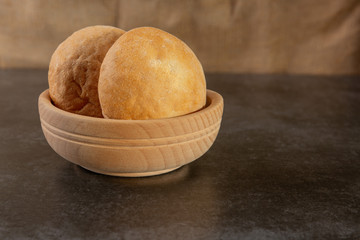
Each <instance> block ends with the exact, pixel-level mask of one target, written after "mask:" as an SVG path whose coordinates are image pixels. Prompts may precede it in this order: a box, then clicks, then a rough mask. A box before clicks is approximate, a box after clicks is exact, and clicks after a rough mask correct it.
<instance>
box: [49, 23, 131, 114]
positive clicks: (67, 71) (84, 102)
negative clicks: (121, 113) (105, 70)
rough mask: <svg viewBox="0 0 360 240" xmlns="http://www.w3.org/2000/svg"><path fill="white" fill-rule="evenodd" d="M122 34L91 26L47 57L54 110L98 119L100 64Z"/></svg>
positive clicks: (109, 29) (105, 27)
mask: <svg viewBox="0 0 360 240" xmlns="http://www.w3.org/2000/svg"><path fill="white" fill-rule="evenodd" d="M124 33H125V31H123V30H121V29H119V28H115V27H110V26H91V27H86V28H83V29H81V30H79V31H76V32H74V33H73V34H72V35H71V36H69V37H68V38H67V39H66V40H65V41H64V42H62V43H61V44H60V45H59V46H58V48H57V49H56V50H55V52H54V54H53V55H52V57H51V61H50V65H49V72H48V81H49V93H50V97H51V99H52V101H53V103H54V104H55V106H57V107H59V108H61V109H63V110H65V111H69V112H73V113H77V114H81V115H87V116H92V117H102V111H101V107H100V103H99V96H98V80H99V72H100V67H101V63H102V61H103V59H104V57H105V54H106V53H107V51H108V50H109V48H110V47H111V46H112V45H113V43H114V42H115V41H116V40H117V39H118V38H119V37H120V36H121V35H123V34H124Z"/></svg>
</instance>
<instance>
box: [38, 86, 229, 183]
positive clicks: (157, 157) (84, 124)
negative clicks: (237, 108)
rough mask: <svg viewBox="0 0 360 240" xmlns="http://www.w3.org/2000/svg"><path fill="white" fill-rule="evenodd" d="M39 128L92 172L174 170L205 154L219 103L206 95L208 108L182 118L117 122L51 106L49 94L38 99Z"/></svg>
mask: <svg viewBox="0 0 360 240" xmlns="http://www.w3.org/2000/svg"><path fill="white" fill-rule="evenodd" d="M38 104H39V113H40V120H41V127H42V130H43V132H44V135H45V138H46V140H47V142H48V143H49V145H50V146H51V147H52V148H53V149H54V151H55V152H57V153H58V154H59V155H60V156H62V157H63V158H65V159H67V160H68V161H70V162H72V163H75V164H77V165H80V166H82V167H83V168H86V169H88V170H90V171H93V172H97V173H102V174H107V175H113V176H124V177H140V176H152V175H158V174H162V173H166V172H170V171H173V170H175V169H177V168H179V167H181V166H183V165H185V164H187V163H190V162H192V161H194V160H196V159H197V158H199V157H200V156H202V155H203V154H204V153H205V152H207V151H208V150H209V148H210V147H211V145H212V144H213V142H214V141H215V138H216V136H217V134H218V132H219V128H220V123H221V118H222V113H223V99H222V97H221V95H220V94H218V93H216V92H213V91H210V90H208V91H207V105H206V106H205V107H204V108H203V109H201V110H199V111H197V112H195V113H191V114H187V115H184V116H179V117H174V118H166V119H153V120H115V119H104V118H94V117H87V116H82V115H78V114H74V113H69V112H66V111H63V110H61V109H59V108H57V107H55V106H54V105H53V104H52V102H51V100H50V96H49V92H48V90H46V91H44V92H43V93H41V94H40V96H39V102H38Z"/></svg>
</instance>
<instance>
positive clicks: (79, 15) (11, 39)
mask: <svg viewBox="0 0 360 240" xmlns="http://www.w3.org/2000/svg"><path fill="white" fill-rule="evenodd" d="M98 24H101V25H112V26H117V27H119V28H122V29H124V30H130V29H132V28H135V27H139V26H153V27H158V28H160V29H163V30H165V31H168V32H170V33H172V34H174V35H175V36H177V37H179V38H180V39H182V40H183V41H184V42H186V43H187V44H188V45H189V46H190V47H191V48H192V49H193V50H194V52H195V53H196V55H197V56H198V58H199V59H200V61H201V62H202V64H203V67H204V70H205V71H206V72H233V73H289V74H316V75H318V74H321V75H343V74H350V75H351V74H359V73H360V1H359V0H316V1H314V0H292V1H289V0H131V1H130V0H102V1H100V0H94V1H90V0H51V1H50V0H0V68H47V67H48V63H49V60H50V57H51V54H52V53H53V52H54V50H55V49H56V47H57V45H58V44H59V43H61V42H62V41H63V40H64V39H65V38H66V37H68V36H69V35H70V34H71V33H72V32H74V31H76V30H78V29H80V28H83V27H86V26H90V25H98Z"/></svg>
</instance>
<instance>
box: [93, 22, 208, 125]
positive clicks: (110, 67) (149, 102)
mask: <svg viewBox="0 0 360 240" xmlns="http://www.w3.org/2000/svg"><path fill="white" fill-rule="evenodd" d="M98 91H99V99H100V104H101V108H102V113H103V116H104V117H105V118H113V119H135V120H136V119H157V118H169V117H175V116H180V115H184V114H188V113H191V112H194V111H197V110H199V109H201V108H202V107H204V105H205V103H206V81H205V76H204V71H203V69H202V66H201V64H200V62H199V60H198V59H197V57H196V56H195V54H194V53H193V51H192V50H191V49H190V48H189V47H188V46H187V45H186V44H185V43H184V42H182V41H181V40H179V39H178V38H176V37H175V36H173V35H171V34H169V33H167V32H164V31H162V30H159V29H156V28H152V27H140V28H135V29H133V30H131V31H128V32H126V33H125V34H124V35H122V36H121V37H120V38H119V39H118V40H117V41H116V42H115V43H114V44H113V46H112V47H111V48H110V49H109V51H108V52H107V54H106V56H105V58H104V61H103V64H102V65H101V70H100V77H99V85H98Z"/></svg>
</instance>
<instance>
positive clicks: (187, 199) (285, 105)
mask: <svg viewBox="0 0 360 240" xmlns="http://www.w3.org/2000/svg"><path fill="white" fill-rule="evenodd" d="M207 81H208V88H209V89H212V90H215V91H217V92H219V93H220V94H222V96H223V97H224V101H225V111H224V116H223V122H222V127H221V129H220V133H219V135H218V138H217V139H216V141H215V143H214V145H213V147H212V148H211V149H210V150H209V151H208V152H207V153H206V154H205V155H204V156H203V157H201V158H200V159H198V160H196V161H195V162H193V163H191V164H189V165H187V166H185V167H182V168H180V169H179V170H176V171H174V172H172V173H169V174H165V175H160V176H155V177H148V178H134V179H129V178H117V177H110V176H104V175H99V174H95V173H92V172H89V171H86V170H84V169H82V168H80V167H78V166H76V165H74V164H71V163H69V162H67V161H66V160H64V159H62V158H61V157H60V156H58V155H57V154H56V153H55V152H54V151H53V150H52V149H51V148H50V147H49V145H48V144H47V143H46V141H45V138H44V136H43V133H42V132H41V127H40V121H39V115H38V110H37V98H38V96H39V94H40V93H41V92H42V91H43V90H44V89H46V88H47V72H46V70H2V71H0V109H1V115H0V183H1V184H0V192H1V194H0V203H1V204H0V239H277V240H278V239H359V238H360V212H359V209H360V111H359V106H360V81H359V77H310V76H296V75H293V76H284V75H236V74H234V75H231V74H208V75H207Z"/></svg>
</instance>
